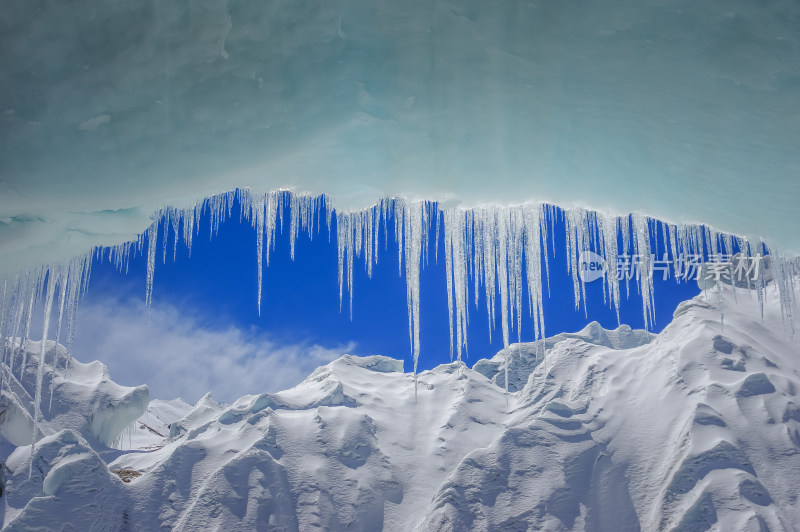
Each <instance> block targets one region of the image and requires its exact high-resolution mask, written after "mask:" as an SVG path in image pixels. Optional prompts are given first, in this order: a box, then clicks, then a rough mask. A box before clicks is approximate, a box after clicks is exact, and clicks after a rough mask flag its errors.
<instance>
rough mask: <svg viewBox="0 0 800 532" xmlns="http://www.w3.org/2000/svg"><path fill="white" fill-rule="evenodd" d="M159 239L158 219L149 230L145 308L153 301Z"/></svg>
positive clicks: (148, 307)
mask: <svg viewBox="0 0 800 532" xmlns="http://www.w3.org/2000/svg"><path fill="white" fill-rule="evenodd" d="M157 241H158V220H156V221H154V222H153V224H152V225H151V226H150V228H149V229H148V230H147V285H146V287H145V299H144V304H145V308H147V309H148V311H149V309H150V306H151V305H152V303H153V278H154V277H155V269H156V242H157Z"/></svg>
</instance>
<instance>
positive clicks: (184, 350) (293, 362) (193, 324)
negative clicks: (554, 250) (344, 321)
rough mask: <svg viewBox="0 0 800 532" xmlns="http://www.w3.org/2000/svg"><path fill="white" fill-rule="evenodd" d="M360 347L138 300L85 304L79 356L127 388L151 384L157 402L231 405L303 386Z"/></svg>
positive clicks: (80, 318) (77, 346)
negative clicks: (213, 323)
mask: <svg viewBox="0 0 800 532" xmlns="http://www.w3.org/2000/svg"><path fill="white" fill-rule="evenodd" d="M354 346H355V344H354V343H352V342H351V343H349V344H347V345H340V346H328V347H323V346H320V345H316V344H312V343H299V344H290V345H284V344H281V343H278V342H276V341H275V339H274V338H272V337H271V336H270V335H269V334H267V333H266V332H264V331H263V330H259V329H256V328H252V329H241V328H238V327H233V326H229V327H226V328H221V329H219V330H211V329H208V328H204V327H202V326H201V325H200V324H199V319H198V318H197V316H195V315H192V314H191V313H190V312H188V311H186V310H183V309H178V308H176V307H174V306H171V305H168V304H166V303H158V304H156V305H154V306H153V308H152V309H151V311H150V320H149V322H148V320H147V318H146V313H145V309H144V304H143V303H142V301H141V300H137V299H106V300H103V301H101V302H98V301H94V302H89V301H87V302H86V303H85V304H83V305H82V306H81V307H80V311H79V316H78V332H77V335H76V338H75V345H74V349H73V351H74V353H75V357H76V358H77V359H78V360H80V361H82V362H88V361H91V360H95V359H96V360H99V361H101V362H102V363H104V364H106V365H107V366H108V369H109V371H110V373H111V378H112V379H113V380H114V381H116V382H118V383H120V384H123V385H128V386H133V385H139V384H147V385H148V386H149V387H150V396H151V397H152V398H161V399H172V398H175V397H181V398H182V399H183V400H185V401H188V402H191V403H193V402H195V401H196V400H197V399H199V398H200V397H202V396H203V395H204V394H205V393H206V392H209V391H210V392H211V393H212V395H213V396H214V398H215V399H216V400H218V401H226V402H230V401H233V400H234V399H236V398H237V397H240V396H242V395H245V394H253V393H262V392H275V391H279V390H282V389H286V388H290V387H292V386H294V385H295V384H297V383H299V382H300V381H302V380H303V379H304V378H305V377H306V376H307V375H309V374H310V373H311V372H312V371H313V370H314V369H315V368H317V367H318V366H321V365H324V364H327V363H328V362H330V361H332V360H335V359H336V358H338V357H340V356H341V355H343V354H345V353H349V352H351V351H352V350H353V348H354Z"/></svg>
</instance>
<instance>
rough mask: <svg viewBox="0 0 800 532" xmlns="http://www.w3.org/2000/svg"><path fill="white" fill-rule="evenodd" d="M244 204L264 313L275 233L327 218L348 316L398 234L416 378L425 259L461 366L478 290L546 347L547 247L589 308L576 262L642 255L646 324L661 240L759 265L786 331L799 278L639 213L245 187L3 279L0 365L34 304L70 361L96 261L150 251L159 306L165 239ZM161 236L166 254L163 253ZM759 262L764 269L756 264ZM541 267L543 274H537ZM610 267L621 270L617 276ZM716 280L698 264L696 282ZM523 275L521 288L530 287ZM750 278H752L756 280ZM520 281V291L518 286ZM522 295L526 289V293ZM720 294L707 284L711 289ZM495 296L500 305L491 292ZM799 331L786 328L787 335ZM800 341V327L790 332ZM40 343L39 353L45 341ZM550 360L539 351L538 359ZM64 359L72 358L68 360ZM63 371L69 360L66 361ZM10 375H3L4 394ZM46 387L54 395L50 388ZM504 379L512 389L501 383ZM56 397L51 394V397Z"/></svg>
mask: <svg viewBox="0 0 800 532" xmlns="http://www.w3.org/2000/svg"><path fill="white" fill-rule="evenodd" d="M237 203H238V205H239V206H240V213H239V214H240V216H241V217H242V218H243V219H246V220H248V221H249V222H250V223H251V224H252V225H253V227H254V228H255V230H256V254H257V260H258V272H259V273H258V286H257V287H256V288H257V297H256V302H255V303H256V305H257V308H258V310H259V312H260V309H261V287H262V282H263V278H262V269H263V267H264V264H269V257H270V252H271V251H272V249H273V247H274V242H275V235H276V232H277V231H279V230H281V231H283V230H284V228H287V230H288V232H289V237H290V243H291V244H290V253H291V254H292V258H294V248H295V242H296V240H297V238H299V236H300V234H301V233H305V234H307V235H308V237H309V238H312V237H313V235H314V234H315V233H319V232H322V231H324V230H325V229H324V228H323V227H322V220H321V218H322V217H323V216H324V218H325V221H324V223H325V226H327V231H329V232H331V231H332V228H333V227H334V226H335V227H336V243H337V247H338V274H339V276H338V277H339V296H340V302H341V303H342V305H344V301H345V299H344V292H345V290H347V294H348V303H347V305H348V307H349V311H350V313H351V316H352V305H353V292H354V290H355V287H354V286H353V270H354V268H355V267H356V261H357V260H359V261H363V264H364V267H365V269H366V271H367V273H368V274H370V275H371V272H372V267H373V265H374V264H375V263H377V261H378V258H379V254H380V249H381V246H380V245H379V242H380V240H381V235H383V239H384V241H387V236H388V230H389V228H390V227H391V228H392V230H393V232H394V238H395V240H396V242H397V245H398V248H399V251H400V253H399V254H398V257H399V263H398V273H399V274H401V275H404V276H405V280H406V287H407V289H406V300H407V306H408V331H409V341H410V349H411V353H412V358H413V361H414V367H413V369H414V372H415V373H416V369H417V361H418V359H419V356H420V351H421V348H420V339H419V324H420V315H419V313H420V301H419V298H420V286H419V283H420V268H422V267H424V265H425V264H426V263H427V262H428V261H430V260H439V255H441V254H443V255H444V260H445V263H446V271H447V283H446V286H447V300H448V311H449V316H450V320H449V322H450V346H451V354H453V355H454V356H455V358H456V359H457V360H461V358H462V354H463V353H464V351H465V350H466V349H467V348H468V338H467V324H468V320H469V307H470V304H471V303H472V302H474V304H475V306H476V307H477V304H478V299H479V296H480V295H481V291H482V292H483V294H484V295H485V300H486V302H487V312H488V314H489V318H490V319H489V323H490V329H489V331H488V333H489V334H490V335H491V334H492V330H491V327H492V325H491V324H493V323H495V317H496V316H497V315H498V314H499V318H500V324H501V331H500V333H501V335H502V340H503V345H504V346H505V347H508V346H509V345H510V344H511V340H512V338H511V337H510V331H511V330H512V329H513V327H514V324H515V325H516V330H517V332H518V337H517V340H518V341H519V339H520V336H519V334H521V333H520V331H521V329H522V327H523V326H526V327H527V326H528V325H527V323H528V322H530V323H531V326H532V328H533V331H534V337H535V338H536V339H541V338H544V334H545V330H544V329H545V320H544V312H543V306H542V301H543V298H544V290H545V289H546V287H547V286H548V285H549V266H548V260H547V254H548V247H547V244H548V243H551V244H552V246H551V251H550V252H551V253H561V252H564V253H566V254H567V256H568V257H569V260H568V261H567V265H568V268H569V270H570V273H571V275H572V281H573V298H574V301H575V308H576V309H578V308H579V307H580V305H581V304H582V303H583V304H584V309H585V301H584V299H585V294H586V292H585V287H584V279H583V276H582V275H581V274H580V271H579V268H580V265H579V263H578V260H579V257H580V256H581V254H582V253H585V252H588V251H592V252H594V253H597V254H598V255H599V256H601V257H602V258H603V259H604V260H605V261H606V262H607V263H608V264H617V259H618V258H619V257H639V259H638V262H636V264H633V265H632V268H633V271H634V273H635V275H626V276H624V277H625V283H626V290H630V286H629V284H630V282H631V280H633V282H634V284H635V285H636V286H637V288H638V290H639V291H640V292H641V294H642V303H643V306H642V312H643V317H644V323H645V326H647V325H648V324H649V323H650V322H651V320H652V316H653V299H652V296H653V270H654V268H653V263H654V261H656V260H658V259H657V258H656V257H654V256H653V255H652V250H654V249H657V246H654V244H655V242H656V241H657V240H658V239H659V238H661V240H662V244H663V248H664V249H669V250H670V251H669V254H670V255H671V258H672V260H673V261H675V262H676V263H681V262H682V258H681V257H683V256H688V255H699V256H706V257H714V256H716V255H719V254H722V255H724V256H727V257H728V258H729V259H730V257H734V259H736V260H737V261H738V262H735V261H734V262H730V260H729V261H728V262H727V266H726V267H727V268H729V269H730V270H729V275H730V273H732V268H734V267H743V264H744V262H745V260H746V259H748V258H752V259H754V260H752V261H751V262H752V264H750V265H749V266H748V268H749V270H748V271H749V272H750V273H751V275H748V276H746V279H745V280H746V284H745V285H744V286H745V287H746V288H749V289H752V290H754V291H755V292H756V293H757V294H758V298H759V300H761V298H762V294H763V289H764V285H765V282H766V281H767V280H768V279H774V281H775V284H776V285H777V287H778V290H779V294H780V301H781V310H782V312H783V315H784V319H785V321H786V323H787V324H793V320H792V316H793V313H794V312H795V306H796V294H795V292H794V285H793V284H792V282H791V279H792V277H793V276H796V275H798V272H799V268H798V261H797V259H794V258H787V257H783V256H781V255H778V254H775V253H773V254H771V255H770V256H769V264H770V266H769V268H767V267H766V266H761V267H759V265H760V264H761V262H764V261H762V258H763V255H762V253H763V251H764V244H763V243H762V242H760V241H759V242H751V241H749V240H748V239H746V238H744V237H735V236H731V235H721V234H718V233H717V232H716V231H715V230H713V229H712V228H709V227H707V226H700V225H682V226H676V225H672V224H666V223H663V222H659V221H656V220H652V219H650V218H648V217H645V216H642V215H639V214H633V215H630V216H624V217H614V216H608V215H604V214H601V213H598V212H594V211H589V210H585V209H579V208H573V209H567V210H562V209H559V208H557V207H554V206H551V205H546V204H541V203H522V204H518V205H502V206H501V205H494V206H493V205H486V206H482V207H476V208H473V209H463V208H460V207H443V206H440V205H438V204H436V203H433V202H426V201H412V200H406V199H401V198H387V199H384V200H382V201H381V202H380V203H379V204H377V205H375V206H373V207H370V208H367V209H362V210H357V211H350V212H336V213H335V223H334V218H333V216H334V209H333V207H332V205H331V204H330V201H329V200H328V199H327V198H326V197H324V196H320V197H312V196H309V195H298V194H294V193H291V192H288V191H275V192H271V193H268V194H254V193H252V192H251V191H249V190H247V189H238V190H234V191H231V192H228V193H225V194H220V195H217V196H214V197H212V198H210V199H208V200H206V201H204V202H202V203H198V204H197V205H195V206H194V207H192V208H189V209H175V208H165V209H162V210H160V211H159V212H158V213H157V214H156V216H155V217H154V221H153V222H152V224H151V226H150V228H149V229H148V230H147V231H145V232H144V233H142V235H140V237H139V239H138V240H137V241H135V242H128V243H124V244H119V245H116V246H113V247H109V248H102V247H100V248H96V249H94V250H92V251H91V252H89V253H87V254H86V255H84V256H82V257H78V258H74V259H72V260H70V261H67V262H64V263H60V264H56V265H52V266H42V267H40V268H37V269H33V270H27V271H25V272H24V273H22V274H19V275H12V276H6V277H5V278H3V280H2V282H3V296H2V302H1V303H0V357H1V360H2V362H3V366H2V367H3V368H6V367H7V368H8V371H10V372H13V371H14V368H15V365H16V363H17V360H18V359H19V358H20V357H21V358H22V361H21V365H19V366H16V367H19V368H24V367H25V364H26V356H27V352H28V351H27V349H26V346H27V345H28V344H29V342H30V341H31V335H32V331H31V322H32V318H33V315H34V312H35V311H36V309H37V305H38V304H40V303H41V300H42V299H44V307H43V316H44V319H43V323H44V328H43V331H42V335H41V337H42V338H43V339H45V340H46V339H48V338H50V334H51V327H50V323H51V321H52V319H51V314H54V309H55V314H56V318H55V323H56V326H55V334H54V337H55V339H56V341H57V342H58V341H59V340H60V338H61V335H62V328H63V325H64V324H65V323H66V344H67V347H68V350H67V352H68V353H69V352H70V349H71V343H72V337H73V335H74V331H75V314H76V308H77V305H78V301H79V299H80V297H81V294H82V293H83V292H84V291H85V289H86V286H87V283H88V278H89V273H90V267H91V264H92V260H93V258H95V257H97V258H100V259H101V260H106V259H107V260H110V261H111V262H112V263H113V264H115V265H116V267H117V268H118V269H119V270H121V271H122V270H127V267H128V262H129V260H130V258H131V257H132V256H133V255H134V254H137V253H139V254H146V256H147V276H146V286H145V300H146V302H147V304H148V305H150V304H151V302H152V291H153V284H154V282H155V267H156V262H157V258H158V256H159V255H160V257H161V260H162V262H163V261H166V260H167V258H168V255H169V247H170V236H171V243H172V256H173V257H174V256H175V252H176V251H175V250H176V249H177V245H178V242H179V240H182V242H183V244H184V245H185V246H186V247H187V248H189V249H190V250H191V245H192V238H193V236H194V235H195V234H196V233H197V232H199V231H200V227H199V225H198V220H199V219H200V215H201V213H203V212H204V211H208V213H209V214H210V227H209V231H210V234H211V235H212V236H213V235H214V234H215V233H216V232H217V231H218V228H219V224H220V222H221V221H223V220H224V219H226V218H228V217H230V216H232V215H233V212H232V211H233V207H234V205H235V204H237ZM557 217H562V218H563V221H564V223H565V225H566V235H567V238H566V249H564V250H563V251H562V250H557V249H556V243H555V239H554V238H553V237H552V233H553V227H554V224H555V222H556V218H557ZM432 228H433V229H434V233H433V238H436V246H435V248H434V257H433V258H431V257H430V256H429V253H430V251H429V250H430V248H431V246H430V243H431V242H430V240H431V238H432V234H431V229H432ZM440 230H443V231H444V235H443V236H444V249H441V250H440V249H439V248H438V235H439V232H440ZM159 231H161V234H162V235H163V236H162V238H161V245H162V248H161V249H160V250H159V249H158V235H159ZM664 259H666V256H665V257H664ZM756 259H757V260H756ZM543 265H544V276H543V275H542V270H543V267H542V266H543ZM614 270H615V269H614ZM616 273H617V272H616V271H610V269H606V271H605V272H604V274H603V281H602V282H603V284H604V297H605V299H606V302H607V303H608V304H609V305H612V306H613V307H614V308H615V309H616V311H617V316H619V304H620V290H621V288H620V280H619V279H618V277H617V275H616ZM701 273H702V274H703V276H704V277H708V276H709V275H711V274H709V272H707V271H704V270H703V269H702V268H701V267H698V269H697V274H696V275H695V279H700V275H701ZM523 275H524V276H525V279H523ZM751 277H752V281H751ZM523 281H524V282H523ZM525 286H527V292H526V293H523V290H524V287H525ZM710 286H714V282H713V279H712V282H711V285H710ZM496 294H499V296H500V298H499V306H498V305H497V303H496V302H495V295H496ZM523 299H527V302H528V304H529V306H528V308H529V309H530V316H527V317H525V319H524V320H523ZM791 327H792V326H791V325H790V328H791ZM790 333H793V330H791V331H790ZM43 345H44V344H43ZM541 345H543V344H541ZM57 353H58V352H57V351H53V357H54V360H53V367H57V366H58V360H56V359H55V358H56V357H57V356H58V354H57ZM45 355H46V353H45V351H44V348H43V350H42V352H41V353H40V357H39V372H38V378H37V386H36V393H35V395H36V397H35V404H36V405H37V409H36V412H35V415H34V422H36V421H37V420H38V418H39V408H40V406H41V400H42V399H41V398H42V393H43V390H42V378H43V374H42V371H43V369H44V361H45ZM542 355H544V353H542ZM68 356H69V355H68ZM67 367H68V362H67ZM7 380H8V376H6V375H5V374H4V375H3V386H4V387H5V386H6V384H5V383H6V381H7ZM52 382H53V380H51V387H52ZM506 382H508V380H507V379H506ZM50 393H51V395H52V389H51V392H50Z"/></svg>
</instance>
